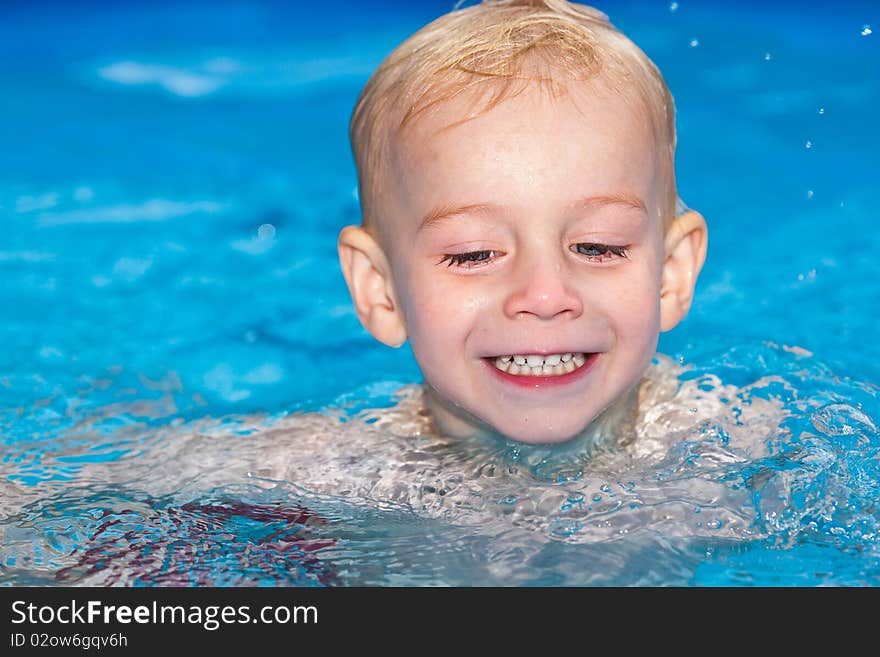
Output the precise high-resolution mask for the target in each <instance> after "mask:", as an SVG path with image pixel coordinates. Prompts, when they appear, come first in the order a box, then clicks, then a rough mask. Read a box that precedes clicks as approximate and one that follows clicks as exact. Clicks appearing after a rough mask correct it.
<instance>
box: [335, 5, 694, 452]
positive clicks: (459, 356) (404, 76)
mask: <svg viewBox="0 0 880 657" xmlns="http://www.w3.org/2000/svg"><path fill="white" fill-rule="evenodd" d="M351 140H352V146H353V151H354V157H355V161H356V165H357V170H358V182H359V191H360V202H361V210H362V216H363V217H362V218H363V223H362V225H361V226H347V227H345V228H344V229H343V230H342V232H341V233H340V235H339V258H340V263H341V266H342V271H343V274H344V276H345V280H346V283H347V285H348V288H349V291H350V293H351V297H352V300H353V302H354V305H355V308H356V310H357V314H358V317H359V319H360V321H361V322H362V324H363V325H364V327H365V328H366V329H367V330H368V331H369V332H370V333H371V334H372V335H373V336H374V337H375V338H376V339H377V340H379V341H381V342H383V343H385V344H387V345H389V346H392V347H400V346H401V345H403V344H404V343H405V342H406V341H407V340H408V341H409V343H410V345H411V347H412V350H413V353H414V356H415V358H416V361H417V362H418V364H419V367H420V368H421V370H422V372H423V375H424V388H425V401H426V406H427V410H428V411H429V413H430V415H431V418H432V419H433V422H434V424H435V425H436V427H437V429H438V430H439V431H440V432H441V433H443V434H446V435H449V436H453V437H466V436H484V435H485V436H503V437H506V438H511V439H514V440H517V441H522V442H527V443H556V442H562V441H568V440H571V439H573V438H576V437H585V438H586V439H588V440H591V439H598V436H600V435H607V434H608V433H609V432H614V429H615V427H619V426H620V424H621V423H622V422H624V421H627V419H628V418H631V417H632V415H633V413H634V412H636V411H637V407H638V396H639V395H638V391H639V384H640V382H641V380H642V376H643V374H644V373H645V370H646V369H647V367H648V366H649V364H650V363H651V360H652V358H653V356H654V354H655V349H656V346H657V339H658V334H659V332H660V331H668V330H670V329H672V328H673V327H674V326H676V324H678V322H679V321H681V319H682V318H683V317H684V316H685V314H686V313H687V311H688V309H689V307H690V304H691V299H692V297H693V291H694V285H695V283H696V280H697V276H698V274H699V272H700V269H701V267H702V265H703V261H704V259H705V256H706V246H707V228H706V224H705V221H704V220H703V218H702V216H700V214H698V213H696V212H694V211H690V210H686V209H682V206H681V205H680V202H678V201H677V193H676V186H675V173H674V166H673V160H674V151H675V122H674V106H673V101H672V97H671V95H670V93H669V90H668V89H667V87H666V85H665V83H664V81H663V78H662V77H661V75H660V73H659V72H658V71H657V69H656V67H655V66H654V65H653V63H652V62H651V61H650V60H649V59H648V58H647V56H646V55H645V54H644V53H643V52H642V51H641V50H639V48H638V47H637V46H635V45H634V44H633V43H632V42H631V41H630V40H629V39H627V38H626V37H625V36H624V35H622V34H621V33H620V32H618V31H617V30H616V29H615V28H614V27H613V26H612V25H611V24H610V23H609V22H608V20H607V18H606V17H605V16H604V15H603V14H601V13H600V12H598V11H597V10H595V9H592V8H589V7H586V6H584V5H580V4H576V3H570V2H566V1H565V0H531V1H530V0H495V1H492V0H484V2H483V3H482V4H479V5H475V6H471V7H467V8H464V9H460V10H454V11H452V12H451V13H449V14H447V15H445V16H442V17H440V18H439V19H437V20H436V21H434V22H432V23H431V24H429V25H427V26H426V27H424V28H422V29H421V30H419V31H418V32H416V33H415V34H414V35H412V36H411V37H410V38H409V39H407V40H406V41H405V42H404V43H403V44H401V45H400V46H399V47H398V48H397V49H396V50H395V51H394V52H393V53H391V55H389V56H388V58H387V59H386V60H385V61H384V62H383V63H382V64H381V66H380V67H379V68H378V69H377V70H376V71H375V73H374V74H373V76H372V77H371V78H370V80H369V81H368V83H367V85H366V87H365V88H364V90H363V92H362V94H361V96H360V99H359V100H358V102H357V105H356V107H355V110H354V114H353V117H352V122H351ZM677 208H679V212H677Z"/></svg>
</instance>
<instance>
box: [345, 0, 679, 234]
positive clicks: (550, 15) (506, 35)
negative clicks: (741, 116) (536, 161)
mask: <svg viewBox="0 0 880 657" xmlns="http://www.w3.org/2000/svg"><path fill="white" fill-rule="evenodd" d="M460 5H461V2H459V3H458V4H457V5H456V9H454V10H453V11H451V12H449V13H448V14H445V15H443V16H441V17H440V18H438V19H436V20H434V21H433V22H431V23H429V24H428V25H426V26H424V27H423V28H422V29H420V30H419V31H417V32H416V33H415V34H413V35H412V36H410V37H409V38H408V39H407V40H406V41H404V42H403V43H402V44H400V45H399V46H398V47H397V48H396V49H395V50H394V51H393V52H392V53H391V54H390V55H388V57H386V58H385V60H384V61H383V62H382V63H381V64H380V65H379V67H378V68H377V69H376V70H375V71H374V73H373V75H372V76H371V77H370V79H369V80H368V81H367V84H366V85H365V86H364V88H363V90H362V92H361V94H360V97H359V98H358V101H357V104H356V105H355V108H354V111H353V113H352V117H351V125H350V128H349V136H350V139H351V145H352V150H353V154H354V159H355V165H356V167H357V172H358V188H359V193H360V203H361V213H362V218H363V224H364V226H365V227H367V228H368V229H369V228H373V227H374V226H375V225H376V224H377V223H378V219H379V216H380V215H381V208H380V207H378V206H379V205H380V203H379V202H378V199H379V197H380V194H381V190H382V185H383V184H384V183H385V182H386V181H387V178H388V170H389V161H390V156H391V148H392V144H393V143H394V142H395V140H397V139H399V138H401V133H402V132H403V131H404V130H405V129H406V127H407V126H408V125H410V124H411V123H413V122H414V121H415V120H416V119H417V118H418V117H419V116H420V115H421V114H422V113H424V112H426V111H428V110H430V109H431V108H432V107H435V106H436V105H438V104H440V103H443V102H445V101H447V100H450V99H453V98H456V97H458V96H460V95H462V94H470V97H472V98H473V99H474V101H475V103H474V105H473V106H474V107H476V108H477V109H476V110H475V111H474V112H472V113H469V114H467V115H466V116H464V117H462V120H461V121H459V122H457V123H456V124H454V125H457V124H458V123H462V122H464V121H467V120H470V119H473V118H476V117H477V116H479V115H480V114H482V113H485V112H488V111H489V110H491V109H492V108H493V107H495V106H496V105H498V104H499V103H501V102H502V101H504V100H505V99H508V98H512V97H514V96H516V95H517V94H519V93H521V92H522V91H524V90H525V89H527V88H528V87H529V86H531V85H534V84H538V85H539V86H541V87H542V88H544V89H546V90H547V91H548V92H549V93H550V94H551V95H552V96H554V97H556V96H557V95H561V94H564V93H565V84H564V83H565V81H566V80H568V81H571V80H575V81H582V80H595V79H598V80H601V81H602V82H603V83H604V84H605V86H606V87H607V88H608V89H610V90H611V91H612V92H614V93H617V94H619V95H620V96H621V97H622V98H624V99H625V100H626V101H627V102H628V103H631V104H635V106H636V107H637V108H638V110H639V112H640V114H637V115H642V116H644V115H647V116H646V118H648V119H649V121H650V124H651V128H652V131H653V136H654V141H655V144H656V148H655V158H656V159H657V162H656V164H657V166H658V167H660V170H661V172H662V175H663V177H664V180H663V183H664V191H665V194H664V196H663V199H662V204H663V205H662V206H661V212H662V213H663V216H664V218H665V220H666V221H667V222H668V221H670V220H671V219H672V217H673V216H674V213H675V203H676V191H675V174H674V155H675V107H674V103H673V99H672V95H671V93H670V92H669V89H668V87H667V86H666V82H665V81H664V80H663V76H662V75H661V74H660V72H659V70H658V69H657V67H656V66H655V65H654V63H653V62H652V61H651V60H650V59H649V58H648V56H647V55H645V53H644V52H642V50H641V49H640V48H639V47H638V46H636V45H635V44H634V43H633V42H632V41H631V40H630V39H628V38H627V37H626V36H625V35H624V34H623V33H622V32H620V31H619V30H617V28H615V27H614V26H613V25H612V24H611V22H610V21H609V20H608V17H607V16H606V15H605V14H603V13H602V12H600V11H599V10H597V9H594V8H592V7H588V6H586V5H582V4H578V3H574V2H567V1H566V0H483V1H482V2H481V3H480V4H476V5H473V6H469V7H466V8H464V9H458V8H457V7H459V6H460ZM449 127H451V126H449Z"/></svg>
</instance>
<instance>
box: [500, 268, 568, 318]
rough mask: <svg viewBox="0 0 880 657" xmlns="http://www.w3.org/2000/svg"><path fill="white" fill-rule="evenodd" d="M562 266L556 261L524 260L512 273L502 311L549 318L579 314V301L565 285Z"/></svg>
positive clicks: (512, 315) (513, 316)
mask: <svg viewBox="0 0 880 657" xmlns="http://www.w3.org/2000/svg"><path fill="white" fill-rule="evenodd" d="M566 279H567V271H566V269H565V266H564V265H562V264H561V263H559V262H552V261H546V260H545V261H533V262H531V263H529V264H524V266H523V267H521V268H520V271H518V272H517V273H516V275H515V280H514V284H513V287H512V289H511V291H510V292H509V294H508V296H507V299H506V300H505V302H504V312H505V314H506V315H507V316H508V317H511V318H514V319H516V318H518V317H519V316H526V315H532V316H535V317H537V318H539V319H553V318H555V317H556V316H558V315H566V314H567V315H570V319H574V318H575V317H580V315H581V314H582V313H583V304H582V303H581V300H580V296H579V295H578V294H576V293H575V291H574V290H573V289H572V288H571V286H570V285H569V282H568V281H567V280H566Z"/></svg>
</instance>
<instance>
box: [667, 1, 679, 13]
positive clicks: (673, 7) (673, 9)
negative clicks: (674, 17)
mask: <svg viewBox="0 0 880 657" xmlns="http://www.w3.org/2000/svg"><path fill="white" fill-rule="evenodd" d="M669 11H671V12H676V11H678V3H677V2H670V3H669Z"/></svg>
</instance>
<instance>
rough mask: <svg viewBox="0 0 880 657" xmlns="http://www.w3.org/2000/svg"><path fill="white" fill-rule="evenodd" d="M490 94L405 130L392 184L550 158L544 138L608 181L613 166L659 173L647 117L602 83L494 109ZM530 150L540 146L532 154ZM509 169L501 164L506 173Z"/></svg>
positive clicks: (460, 101)
mask: <svg viewBox="0 0 880 657" xmlns="http://www.w3.org/2000/svg"><path fill="white" fill-rule="evenodd" d="M486 96H487V95H486V94H482V95H477V94H460V95H459V96H458V97H456V98H453V99H450V100H445V101H443V102H440V103H437V104H435V105H434V106H432V107H431V108H430V109H429V110H428V111H425V112H423V113H421V114H420V115H419V116H418V117H416V118H415V120H413V121H412V122H410V123H409V124H407V125H406V126H404V129H402V130H401V131H400V132H399V134H398V135H397V138H396V139H394V140H392V143H391V151H392V152H391V161H392V164H393V167H394V169H395V171H394V172H393V175H392V177H391V180H392V181H400V182H401V183H410V184H415V185H417V186H419V187H423V186H425V185H427V186H438V185H439V186H442V184H443V183H444V182H448V181H443V180H433V181H432V180H425V179H424V176H423V175H422V174H423V172H425V171H426V170H432V169H436V167H438V166H442V165H444V164H448V165H450V166H453V167H456V166H466V165H467V164H469V163H470V162H471V161H473V160H479V159H481V158H482V159H483V160H486V159H491V158H495V159H496V160H497V159H499V158H504V159H507V158H510V159H512V160H517V159H519V160H522V159H523V158H528V157H533V158H534V159H536V160H540V159H544V157H543V156H544V153H542V152H541V147H540V144H541V140H542V139H543V138H546V139H547V140H548V142H550V141H551V140H552V142H553V143H554V144H555V147H556V148H560V147H561V148H564V149H565V150H566V151H572V157H576V156H580V157H582V159H583V161H587V162H590V163H595V164H598V163H599V162H604V163H605V166H604V168H605V169H607V173H608V175H611V174H612V173H613V170H614V169H615V166H613V161H618V162H623V161H627V162H630V163H637V164H638V165H640V168H641V169H643V170H644V169H645V168H648V169H654V168H655V166H654V164H655V161H656V159H655V153H654V151H655V148H654V140H653V137H652V134H651V130H650V122H649V121H647V120H646V119H645V117H644V112H643V111H642V110H641V108H640V106H639V105H638V103H633V102H632V100H631V99H629V98H627V97H625V96H622V95H620V94H619V93H616V92H615V91H614V90H612V89H610V88H609V87H608V85H606V84H604V83H602V82H601V81H594V80H590V81H573V82H566V84H565V85H564V86H562V87H557V88H555V89H554V90H547V89H546V88H542V87H540V86H539V85H531V86H529V87H527V88H525V89H524V90H523V91H522V93H519V94H517V95H515V96H512V97H508V98H505V99H503V100H502V101H501V102H500V103H498V104H496V105H495V106H494V107H491V108H490V109H486V106H487V102H488V100H489V99H487V97H486ZM529 145H537V147H534V146H533V148H532V150H528V147H529ZM560 145H561V146H560ZM578 149H582V150H584V152H583V153H580V154H579V153H577V151H578ZM559 155H560V156H561V155H562V153H560V154H559ZM506 164H507V163H506V162H504V161H499V162H498V166H499V168H502V169H503V167H504V165H506ZM469 183H474V184H478V181H468V180H467V179H464V178H462V179H460V180H456V181H455V186H456V187H460V188H466V187H468V186H469Z"/></svg>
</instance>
